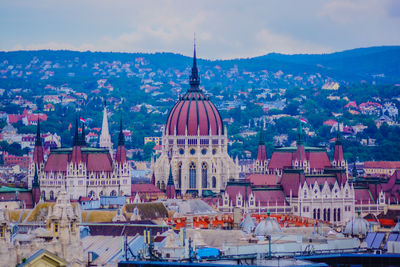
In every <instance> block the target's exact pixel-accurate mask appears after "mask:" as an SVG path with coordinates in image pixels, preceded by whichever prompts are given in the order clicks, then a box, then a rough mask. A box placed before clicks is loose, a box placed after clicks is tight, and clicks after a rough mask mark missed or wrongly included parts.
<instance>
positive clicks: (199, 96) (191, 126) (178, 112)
mask: <svg viewBox="0 0 400 267" xmlns="http://www.w3.org/2000/svg"><path fill="white" fill-rule="evenodd" d="M199 85H200V78H199V74H198V70H197V62H196V50H194V57H193V67H192V74H191V75H190V89H189V90H188V91H187V92H186V94H185V95H184V96H183V97H181V98H180V99H179V100H178V102H177V103H176V104H175V106H174V107H173V108H172V109H171V111H170V113H169V116H168V119H167V124H166V127H165V131H166V133H167V134H168V135H175V134H176V135H185V134H186V128H187V135H198V131H200V135H209V134H210V132H211V135H218V134H224V127H223V123H222V119H221V116H220V115H219V112H218V110H217V108H216V107H215V105H214V104H213V103H212V102H211V101H210V99H209V97H208V96H205V95H204V94H203V92H202V90H201V89H200V88H199Z"/></svg>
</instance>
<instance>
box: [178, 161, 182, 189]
mask: <svg viewBox="0 0 400 267" xmlns="http://www.w3.org/2000/svg"><path fill="white" fill-rule="evenodd" d="M178 188H179V189H180V188H182V162H179V163H178Z"/></svg>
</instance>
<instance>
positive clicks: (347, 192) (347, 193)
mask: <svg viewBox="0 0 400 267" xmlns="http://www.w3.org/2000/svg"><path fill="white" fill-rule="evenodd" d="M345 195H346V197H349V190H348V189H346V192H345Z"/></svg>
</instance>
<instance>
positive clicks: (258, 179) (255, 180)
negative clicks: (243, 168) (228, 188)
mask: <svg viewBox="0 0 400 267" xmlns="http://www.w3.org/2000/svg"><path fill="white" fill-rule="evenodd" d="M246 179H247V180H249V181H250V183H252V184H253V185H254V186H264V185H276V184H278V183H279V182H280V180H281V179H280V177H279V176H277V175H275V174H250V175H249V176H247V177H246Z"/></svg>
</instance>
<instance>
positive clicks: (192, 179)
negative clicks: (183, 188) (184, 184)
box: [189, 162, 196, 188]
mask: <svg viewBox="0 0 400 267" xmlns="http://www.w3.org/2000/svg"><path fill="white" fill-rule="evenodd" d="M189 188H196V164H194V162H190V165H189Z"/></svg>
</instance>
